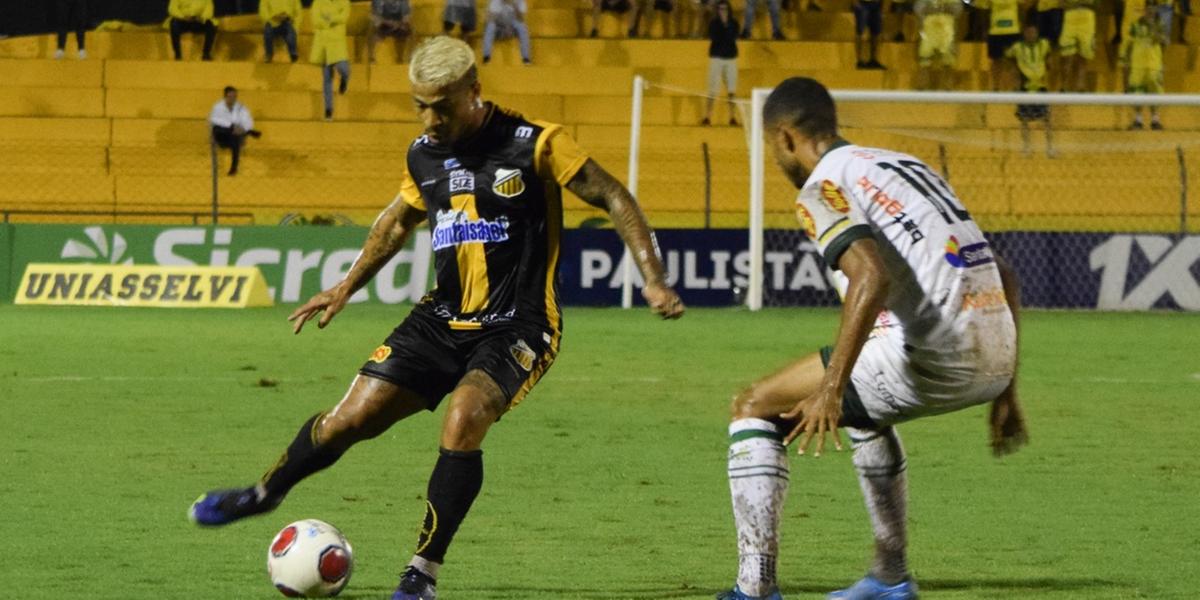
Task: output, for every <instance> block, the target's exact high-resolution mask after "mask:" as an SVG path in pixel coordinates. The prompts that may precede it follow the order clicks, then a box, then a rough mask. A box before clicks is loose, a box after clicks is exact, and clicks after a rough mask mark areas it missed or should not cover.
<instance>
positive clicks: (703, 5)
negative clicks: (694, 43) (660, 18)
mask: <svg viewBox="0 0 1200 600" xmlns="http://www.w3.org/2000/svg"><path fill="white" fill-rule="evenodd" d="M714 4H716V1H715V0H679V2H678V3H677V4H676V5H675V9H676V10H675V13H676V15H678V19H679V20H678V28H677V29H676V32H675V37H690V38H698V37H700V36H702V35H704V34H706V33H708V23H709V21H712V18H713V5H714Z"/></svg>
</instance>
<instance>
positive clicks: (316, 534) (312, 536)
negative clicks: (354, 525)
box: [267, 519, 354, 598]
mask: <svg viewBox="0 0 1200 600" xmlns="http://www.w3.org/2000/svg"><path fill="white" fill-rule="evenodd" d="M353 570H354V551H353V550H352V549H351V548H350V542H348V541H346V536H344V535H342V532H340V531H338V529H337V527H334V526H333V525H330V524H329V523H326V522H324V521H318V520H316V519H305V520H303V521H296V522H295V523H292V524H291V525H288V526H287V527H284V528H283V530H281V531H280V532H279V533H278V534H276V535H275V539H274V540H271V547H270V548H268V549H267V573H268V574H269V575H270V576H271V583H273V584H274V585H275V589H278V590H279V591H280V592H281V593H283V595H284V596H287V597H289V598H328V597H330V596H336V595H337V594H338V592H340V591H342V588H344V587H346V584H347V583H349V582H350V573H351V572H352V571H353Z"/></svg>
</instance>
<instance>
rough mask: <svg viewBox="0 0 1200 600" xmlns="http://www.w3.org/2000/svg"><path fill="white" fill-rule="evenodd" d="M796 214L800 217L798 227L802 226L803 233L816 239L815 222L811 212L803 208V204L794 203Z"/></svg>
mask: <svg viewBox="0 0 1200 600" xmlns="http://www.w3.org/2000/svg"><path fill="white" fill-rule="evenodd" d="M796 216H797V217H799V218H800V227H803V228H804V233H805V234H807V235H808V239H810V240H816V239H817V222H816V221H813V216H812V213H810V212H808V209H807V208H804V205H803V204H796Z"/></svg>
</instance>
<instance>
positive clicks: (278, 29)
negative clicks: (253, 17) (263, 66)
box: [258, 0, 300, 62]
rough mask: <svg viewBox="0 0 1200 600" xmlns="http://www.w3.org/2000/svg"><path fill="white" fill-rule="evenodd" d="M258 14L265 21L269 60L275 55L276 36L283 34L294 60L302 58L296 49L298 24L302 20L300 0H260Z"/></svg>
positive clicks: (267, 56) (290, 55) (264, 42)
mask: <svg viewBox="0 0 1200 600" xmlns="http://www.w3.org/2000/svg"><path fill="white" fill-rule="evenodd" d="M258 16H259V17H261V18H262V22H263V47H264V48H265V49H266V58H267V62H271V59H272V58H274V57H275V36H282V37H283V41H284V44H286V45H287V49H288V57H289V58H291V60H292V62H296V59H298V58H300V53H299V52H297V51H296V24H297V23H299V22H300V0H258Z"/></svg>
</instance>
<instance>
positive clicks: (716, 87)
mask: <svg viewBox="0 0 1200 600" xmlns="http://www.w3.org/2000/svg"><path fill="white" fill-rule="evenodd" d="M737 75H738V73H737V59H736V58H709V59H708V95H709V96H716V95H717V94H720V93H721V79H724V80H725V89H726V90H727V91H728V93H730V94H733V93H735V92H736V91H737Z"/></svg>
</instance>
